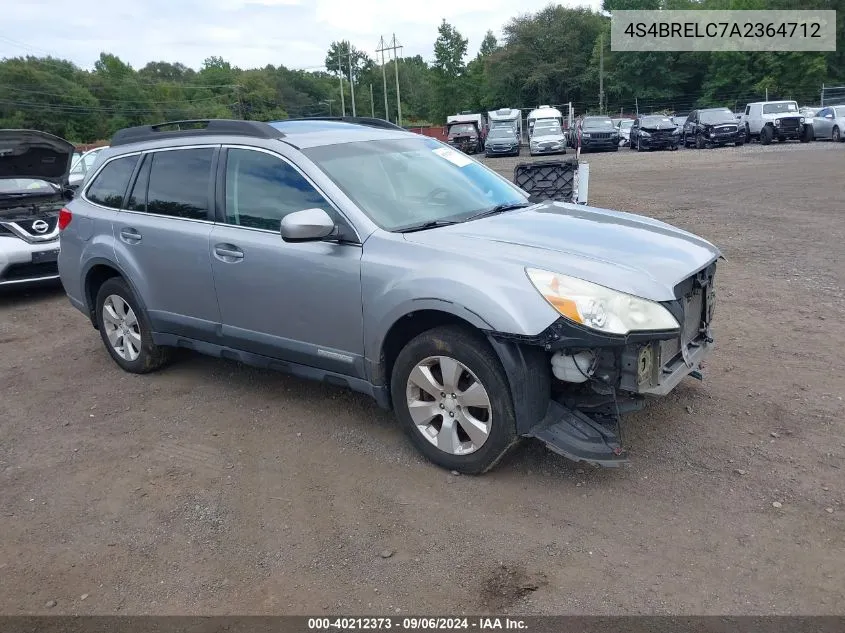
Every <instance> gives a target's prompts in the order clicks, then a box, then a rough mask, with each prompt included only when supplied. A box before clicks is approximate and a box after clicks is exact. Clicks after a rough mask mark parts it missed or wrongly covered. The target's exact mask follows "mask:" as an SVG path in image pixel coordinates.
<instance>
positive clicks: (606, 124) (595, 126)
mask: <svg viewBox="0 0 845 633" xmlns="http://www.w3.org/2000/svg"><path fill="white" fill-rule="evenodd" d="M582 127H583V128H584V129H585V130H612V129H613V121H611V120H610V119H584V124H583V125H582Z"/></svg>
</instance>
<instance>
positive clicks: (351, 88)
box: [346, 42, 358, 116]
mask: <svg viewBox="0 0 845 633" xmlns="http://www.w3.org/2000/svg"><path fill="white" fill-rule="evenodd" d="M346 46H347V50H348V51H349V90H350V92H351V94H350V97H349V98H350V99H352V116H358V115H357V114H356V113H355V82H354V81H352V43H351V42H347V43H346Z"/></svg>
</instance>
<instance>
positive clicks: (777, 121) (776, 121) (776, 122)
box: [775, 119, 780, 127]
mask: <svg viewBox="0 0 845 633" xmlns="http://www.w3.org/2000/svg"><path fill="white" fill-rule="evenodd" d="M775 125H776V126H778V127H780V119H775Z"/></svg>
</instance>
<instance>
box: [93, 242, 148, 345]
mask: <svg viewBox="0 0 845 633" xmlns="http://www.w3.org/2000/svg"><path fill="white" fill-rule="evenodd" d="M114 277H119V278H121V279H123V281H125V282H126V283H127V284H128V285H129V288H130V290H132V294H133V295H134V296H135V300H136V301H137V302H138V303H139V304H140V306H141V309H143V310H146V306H145V305H144V300H143V299H142V298H141V295H140V294H139V293H138V289H137V288H136V287H135V284H133V283H132V281H131V280H130V279H129V278H128V277H127V276H126V274H125V273H124V271H123V270H122V269H121V268H120V266H119V265H117V264H116V263H115V262H114V261H111V260H108V259H103V258H95V259H92V260H90V261H89V262H88V263H87V264H86V266H85V271H84V272H83V275H82V279H83V281H82V289H83V292H84V293H85V307H86V308H87V310H88V318H89V319H91V324H92V325H93V326H94V328H96V327H97V317H96V314H95V310H96V308H97V306H96V303H97V293H98V292H99V290H100V287H102V285H103V284H104V283H105V282H106V281H107V280H109V279H112V278H114Z"/></svg>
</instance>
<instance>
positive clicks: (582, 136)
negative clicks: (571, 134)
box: [581, 132, 590, 138]
mask: <svg viewBox="0 0 845 633" xmlns="http://www.w3.org/2000/svg"><path fill="white" fill-rule="evenodd" d="M581 138H590V133H589V132H581Z"/></svg>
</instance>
